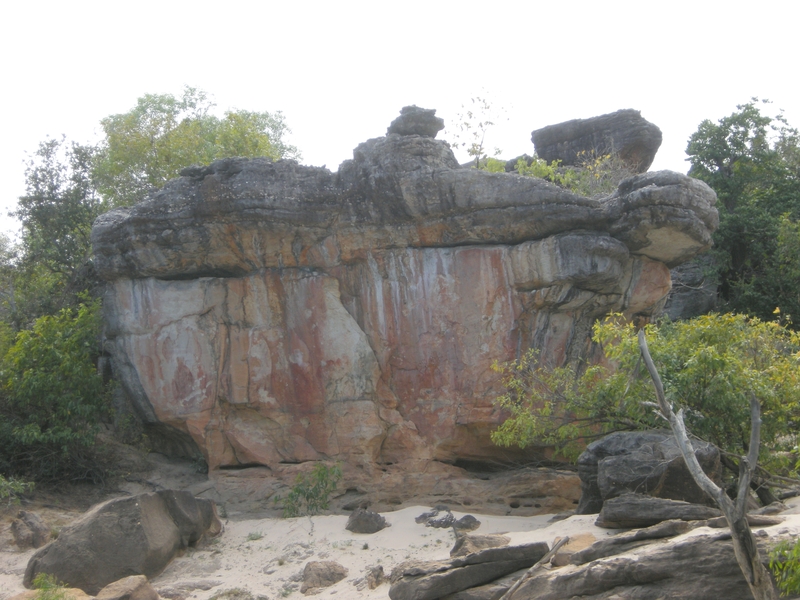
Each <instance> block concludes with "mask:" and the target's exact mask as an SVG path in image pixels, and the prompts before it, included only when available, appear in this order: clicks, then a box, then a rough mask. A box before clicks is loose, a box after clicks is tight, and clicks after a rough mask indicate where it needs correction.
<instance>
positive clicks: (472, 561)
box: [389, 542, 549, 600]
mask: <svg viewBox="0 0 800 600" xmlns="http://www.w3.org/2000/svg"><path fill="white" fill-rule="evenodd" d="M548 550H549V548H548V546H547V544H545V543H544V542H535V543H532V544H525V545H522V546H504V547H500V548H488V549H486V550H480V551H478V552H475V553H473V554H468V555H466V556H463V557H458V558H453V559H451V560H449V561H432V562H421V561H415V560H409V561H406V562H404V563H401V564H400V565H398V566H397V567H395V569H394V570H393V571H392V575H391V582H392V586H391V588H390V589H389V598H391V599H392V600H435V599H436V598H442V597H444V596H447V595H448V594H454V593H456V592H460V591H462V590H466V589H469V588H472V587H476V586H481V585H484V584H486V583H489V582H492V581H494V580H495V579H497V578H499V577H502V576H503V575H508V574H509V573H513V572H514V571H518V570H520V569H525V568H528V567H530V566H531V565H533V564H534V563H536V562H537V561H538V560H539V559H541V558H542V557H543V556H544V555H545V554H547V552H548Z"/></svg>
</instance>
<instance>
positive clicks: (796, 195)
mask: <svg viewBox="0 0 800 600" xmlns="http://www.w3.org/2000/svg"><path fill="white" fill-rule="evenodd" d="M767 106H768V103H766V102H759V101H758V100H757V99H755V98H754V99H753V100H752V101H751V102H748V103H747V104H742V105H739V106H738V107H737V111H736V112H734V113H733V114H731V115H730V116H727V117H724V118H722V119H720V120H719V121H718V122H717V123H713V122H711V121H710V120H706V121H703V122H702V123H701V124H700V126H699V127H698V130H697V131H696V132H695V133H694V134H693V135H692V136H691V138H690V140H689V144H688V147H687V150H686V152H687V154H688V155H689V161H690V163H691V169H690V170H689V175H691V176H692V177H697V178H698V179H701V180H703V181H705V182H706V183H708V184H709V185H710V186H711V187H712V188H713V189H714V191H716V193H717V196H718V197H719V200H720V202H719V204H718V209H719V212H720V226H719V229H718V230H717V232H716V233H715V234H714V244H715V250H714V251H713V252H714V257H715V262H716V263H717V270H718V275H717V276H718V279H719V281H720V288H719V293H720V299H721V300H722V302H723V304H724V306H725V308H727V309H729V310H733V311H736V312H743V313H746V314H750V315H753V316H757V317H759V318H761V319H769V318H771V315H772V313H773V311H774V310H775V308H776V307H778V308H779V309H780V311H781V313H782V314H783V315H784V318H785V319H786V320H787V321H791V320H792V319H791V317H792V316H793V315H800V279H798V278H787V277H786V276H785V274H786V273H785V272H786V270H787V269H788V270H790V271H793V272H798V271H800V255H798V254H797V253H795V252H791V253H790V252H788V251H787V246H786V244H787V243H789V247H791V241H790V240H789V239H788V238H787V237H786V236H785V235H784V236H783V237H781V236H780V233H781V232H784V234H785V233H786V232H788V231H789V230H790V229H791V228H792V227H794V228H795V230H796V229H797V226H798V221H799V220H800V135H798V132H797V130H796V129H794V128H792V127H790V126H789V124H788V123H787V121H786V119H785V118H784V117H783V114H782V113H778V114H777V115H775V116H769V115H767V114H764V112H762V110H763V109H765V108H766V107H767Z"/></svg>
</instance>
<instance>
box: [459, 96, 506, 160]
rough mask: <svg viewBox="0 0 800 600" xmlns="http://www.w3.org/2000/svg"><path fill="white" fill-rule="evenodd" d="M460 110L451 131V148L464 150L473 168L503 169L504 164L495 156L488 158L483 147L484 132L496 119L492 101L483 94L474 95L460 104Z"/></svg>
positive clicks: (496, 153) (496, 152)
mask: <svg viewBox="0 0 800 600" xmlns="http://www.w3.org/2000/svg"><path fill="white" fill-rule="evenodd" d="M461 110H462V112H461V113H459V114H458V115H457V116H456V124H455V126H454V128H453V131H452V135H453V138H454V140H455V141H453V142H452V143H451V145H452V146H453V148H456V149H464V150H466V151H467V154H468V155H469V157H470V160H471V161H474V165H473V166H474V167H475V168H478V169H487V170H490V171H503V170H504V164H503V163H502V162H501V161H500V160H499V159H497V158H494V159H493V158H489V156H488V154H487V151H486V147H485V144H486V133H487V132H488V131H489V129H490V128H491V127H493V126H494V125H495V120H496V119H497V116H496V111H495V109H494V108H493V107H492V103H491V102H490V101H489V100H488V99H487V98H486V97H485V96H484V97H481V96H475V97H474V98H470V101H469V105H463V104H462V105H461ZM494 153H495V155H498V154H500V149H499V148H495V149H494ZM491 161H493V162H491Z"/></svg>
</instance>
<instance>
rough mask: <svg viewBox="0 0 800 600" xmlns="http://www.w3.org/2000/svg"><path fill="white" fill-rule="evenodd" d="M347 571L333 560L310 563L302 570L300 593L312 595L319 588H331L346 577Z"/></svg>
mask: <svg viewBox="0 0 800 600" xmlns="http://www.w3.org/2000/svg"><path fill="white" fill-rule="evenodd" d="M347 573H348V571H347V569H346V568H345V567H343V566H342V565H340V564H339V563H337V562H336V561H333V560H321V561H314V560H312V561H310V562H308V563H306V566H305V567H304V568H303V583H302V585H301V586H300V592H301V593H303V594H314V593H316V591H317V590H319V589H320V588H326V587H330V586H332V585H333V584H334V583H338V582H340V581H341V580H342V579H344V578H345V577H347Z"/></svg>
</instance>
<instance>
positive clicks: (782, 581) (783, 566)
mask: <svg viewBox="0 0 800 600" xmlns="http://www.w3.org/2000/svg"><path fill="white" fill-rule="evenodd" d="M769 568H770V570H771V571H772V574H773V575H774V576H775V583H777V584H778V589H779V590H780V591H781V596H789V595H790V594H800V540H798V541H796V542H795V543H794V544H792V543H790V542H789V541H783V542H781V543H780V544H778V545H777V546H776V547H775V548H774V549H773V550H772V552H770V554H769Z"/></svg>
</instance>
